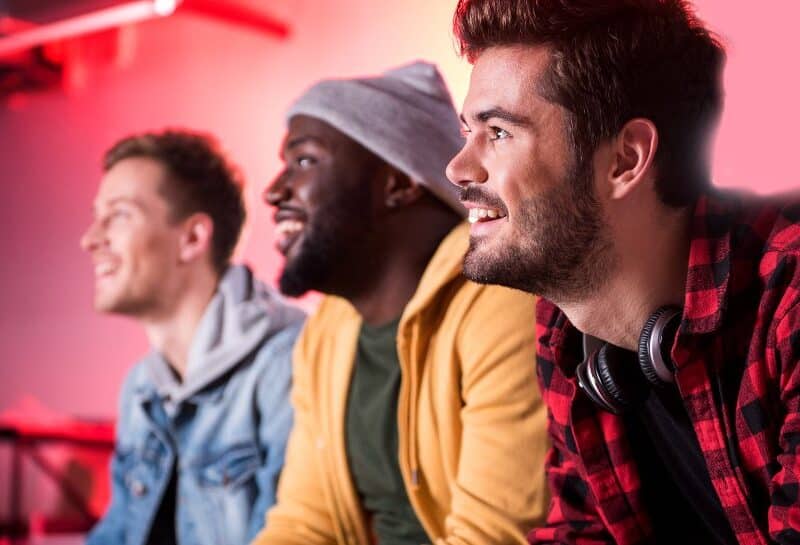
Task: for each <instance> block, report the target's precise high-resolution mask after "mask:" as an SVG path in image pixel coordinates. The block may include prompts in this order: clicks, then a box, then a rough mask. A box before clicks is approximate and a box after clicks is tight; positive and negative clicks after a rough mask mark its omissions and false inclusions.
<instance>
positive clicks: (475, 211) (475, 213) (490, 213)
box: [467, 208, 502, 223]
mask: <svg viewBox="0 0 800 545" xmlns="http://www.w3.org/2000/svg"><path fill="white" fill-rule="evenodd" d="M500 217H502V214H501V213H500V211H499V210H495V209H494V208H470V209H469V217H468V218H467V221H469V222H470V223H476V222H478V221H480V220H483V219H487V218H488V219H492V220H493V219H497V218H500Z"/></svg>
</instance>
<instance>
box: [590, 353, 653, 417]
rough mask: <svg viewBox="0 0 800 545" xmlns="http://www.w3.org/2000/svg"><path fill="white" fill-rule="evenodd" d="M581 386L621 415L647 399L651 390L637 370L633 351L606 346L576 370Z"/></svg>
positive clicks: (600, 403) (596, 402) (595, 400)
mask: <svg viewBox="0 0 800 545" xmlns="http://www.w3.org/2000/svg"><path fill="white" fill-rule="evenodd" d="M576 374H577V378H578V386H580V388H581V389H582V390H583V391H584V392H586V394H587V395H588V396H589V397H590V398H591V399H592V401H594V402H595V404H597V405H599V406H600V407H602V408H603V409H605V410H606V411H608V412H611V413H614V414H621V413H622V412H623V411H625V409H627V408H629V407H631V406H633V405H635V404H638V403H640V402H641V401H642V400H644V398H645V396H646V395H647V391H648V390H649V388H648V386H647V383H646V382H645V380H644V378H643V377H642V376H641V374H640V373H639V372H638V371H637V370H636V357H635V354H633V352H629V351H627V350H623V349H622V348H619V347H617V346H614V345H611V344H604V345H603V346H602V347H600V349H598V350H596V351H595V352H594V353H593V354H592V355H590V356H589V357H588V358H587V359H586V360H585V361H583V362H582V363H581V364H580V365H578V368H577V370H576Z"/></svg>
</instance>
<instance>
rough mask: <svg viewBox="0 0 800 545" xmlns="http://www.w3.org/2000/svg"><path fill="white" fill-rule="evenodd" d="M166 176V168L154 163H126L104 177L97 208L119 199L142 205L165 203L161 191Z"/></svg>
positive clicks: (136, 159)
mask: <svg viewBox="0 0 800 545" xmlns="http://www.w3.org/2000/svg"><path fill="white" fill-rule="evenodd" d="M166 174H167V173H166V169H165V168H164V166H163V165H162V164H161V163H159V162H158V161H156V160H155V159H150V158H146V157H130V158H127V159H123V160H121V161H119V162H118V163H116V164H115V165H114V166H113V167H111V169H109V170H108V171H107V172H106V173H105V174H104V175H103V178H102V180H101V181H100V187H99V189H98V192H97V198H96V199H95V204H96V205H100V206H102V205H104V204H108V203H110V202H112V201H115V200H118V199H128V200H134V201H137V202H139V203H149V202H155V201H163V200H164V198H163V196H162V195H161V193H160V192H159V189H160V187H161V184H162V183H163V181H164V180H165V178H166Z"/></svg>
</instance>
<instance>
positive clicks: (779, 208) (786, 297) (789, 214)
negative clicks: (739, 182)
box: [739, 195, 800, 320]
mask: <svg viewBox="0 0 800 545" xmlns="http://www.w3.org/2000/svg"><path fill="white" fill-rule="evenodd" d="M751 208H752V210H751V211H750V215H751V218H749V219H750V222H749V223H748V224H749V225H753V226H754V227H753V229H754V230H761V231H762V232H763V238H764V245H763V252H762V254H761V256H760V258H759V263H758V273H759V276H760V278H761V284H762V285H763V286H764V298H765V299H767V300H768V301H765V303H768V304H769V306H770V307H772V308H773V309H774V317H775V319H777V320H780V319H781V318H782V317H783V316H785V315H786V313H787V312H788V311H789V310H790V309H792V308H794V307H796V306H797V304H798V302H800V266H799V265H800V195H784V196H777V197H770V198H767V199H765V200H764V201H763V202H757V203H756V204H755V205H753V206H752V207H751ZM739 244H741V243H739Z"/></svg>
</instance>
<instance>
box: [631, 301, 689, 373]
mask: <svg viewBox="0 0 800 545" xmlns="http://www.w3.org/2000/svg"><path fill="white" fill-rule="evenodd" d="M681 314H682V311H681V309H680V308H679V307H674V306H665V307H661V308H659V309H658V310H656V311H655V312H654V313H653V314H652V315H651V316H650V317H649V318H648V319H647V322H645V324H644V327H643V328H642V333H641V334H640V335H639V355H638V358H639V368H640V369H641V370H642V374H643V375H644V376H645V378H646V379H647V382H649V383H650V384H652V385H653V386H665V385H666V384H669V383H672V382H674V381H675V377H674V368H673V365H672V357H671V355H670V351H671V349H672V343H673V342H674V341H675V335H676V334H677V332H678V326H679V325H680V318H681Z"/></svg>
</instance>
